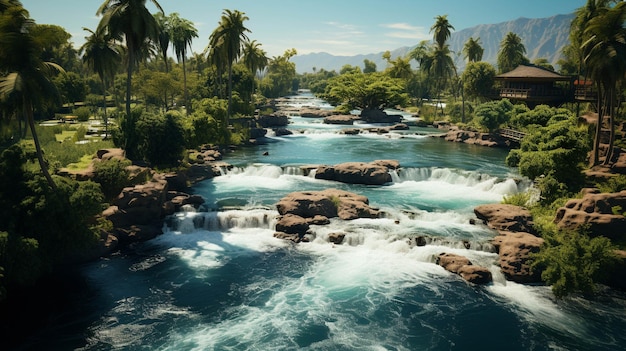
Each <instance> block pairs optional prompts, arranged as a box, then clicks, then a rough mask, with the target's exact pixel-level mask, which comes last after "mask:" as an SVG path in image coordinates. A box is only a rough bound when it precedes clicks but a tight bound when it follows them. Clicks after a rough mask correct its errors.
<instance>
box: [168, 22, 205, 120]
mask: <svg viewBox="0 0 626 351" xmlns="http://www.w3.org/2000/svg"><path fill="white" fill-rule="evenodd" d="M169 20H170V25H171V30H172V32H171V38H172V45H173V46H174V52H176V58H177V59H178V62H181V61H182V63H183V91H184V96H185V106H186V108H187V109H189V97H188V96H187V68H186V61H187V48H190V47H191V41H192V40H193V38H197V37H198V31H197V30H196V28H195V27H194V25H193V23H192V22H191V21H189V20H186V19H184V18H180V16H179V15H178V13H172V14H171V15H170V16H169Z"/></svg>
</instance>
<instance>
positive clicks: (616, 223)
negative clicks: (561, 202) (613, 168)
mask: <svg viewBox="0 0 626 351" xmlns="http://www.w3.org/2000/svg"><path fill="white" fill-rule="evenodd" d="M583 194H584V195H583V197H582V198H581V199H571V200H569V201H568V202H567V203H566V204H565V206H564V207H561V208H559V209H558V211H557V213H556V217H555V219H554V221H555V222H556V223H557V225H558V226H559V228H564V229H576V228H579V227H581V226H587V227H588V231H589V235H591V236H599V235H603V236H606V237H608V238H610V239H613V240H622V239H624V238H626V216H625V214H626V190H624V191H621V192H619V193H599V192H598V190H596V189H585V190H583Z"/></svg>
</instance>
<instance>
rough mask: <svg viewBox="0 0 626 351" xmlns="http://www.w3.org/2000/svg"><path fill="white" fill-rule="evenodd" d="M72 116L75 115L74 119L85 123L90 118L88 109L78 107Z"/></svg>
mask: <svg viewBox="0 0 626 351" xmlns="http://www.w3.org/2000/svg"><path fill="white" fill-rule="evenodd" d="M74 114H75V115H76V119H78V120H79V121H81V122H86V121H88V120H89V117H90V116H91V110H90V109H89V107H84V106H83V107H79V108H77V109H74Z"/></svg>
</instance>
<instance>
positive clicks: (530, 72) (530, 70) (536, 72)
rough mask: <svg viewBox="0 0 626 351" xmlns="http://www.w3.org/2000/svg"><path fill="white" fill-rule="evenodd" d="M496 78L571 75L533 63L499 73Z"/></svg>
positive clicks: (537, 77) (567, 78) (562, 78)
mask: <svg viewBox="0 0 626 351" xmlns="http://www.w3.org/2000/svg"><path fill="white" fill-rule="evenodd" d="M496 79H503V80H508V79H516V80H517V79H524V80H529V79H530V80H532V79H538V80H570V77H569V76H564V75H561V74H558V73H556V72H552V71H550V70H547V69H545V68H543V67H538V66H533V65H519V66H517V67H516V68H515V69H514V70H512V71H509V72H506V73H502V74H499V75H497V76H496Z"/></svg>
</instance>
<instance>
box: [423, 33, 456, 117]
mask: <svg viewBox="0 0 626 351" xmlns="http://www.w3.org/2000/svg"><path fill="white" fill-rule="evenodd" d="M426 69H427V70H428V73H429V74H430V75H432V76H433V77H435V79H436V80H435V81H436V82H437V83H436V86H435V91H436V95H437V101H440V100H441V92H442V91H443V89H444V88H445V87H446V85H447V83H448V81H449V80H450V79H452V78H453V77H454V76H455V75H456V67H455V66H454V61H453V60H452V56H451V52H450V49H449V47H448V45H444V46H443V47H439V46H436V47H435V48H434V50H433V51H432V56H431V57H430V58H429V59H428V60H427V61H426ZM440 106H441V113H442V114H443V105H440ZM435 110H436V108H435Z"/></svg>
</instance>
